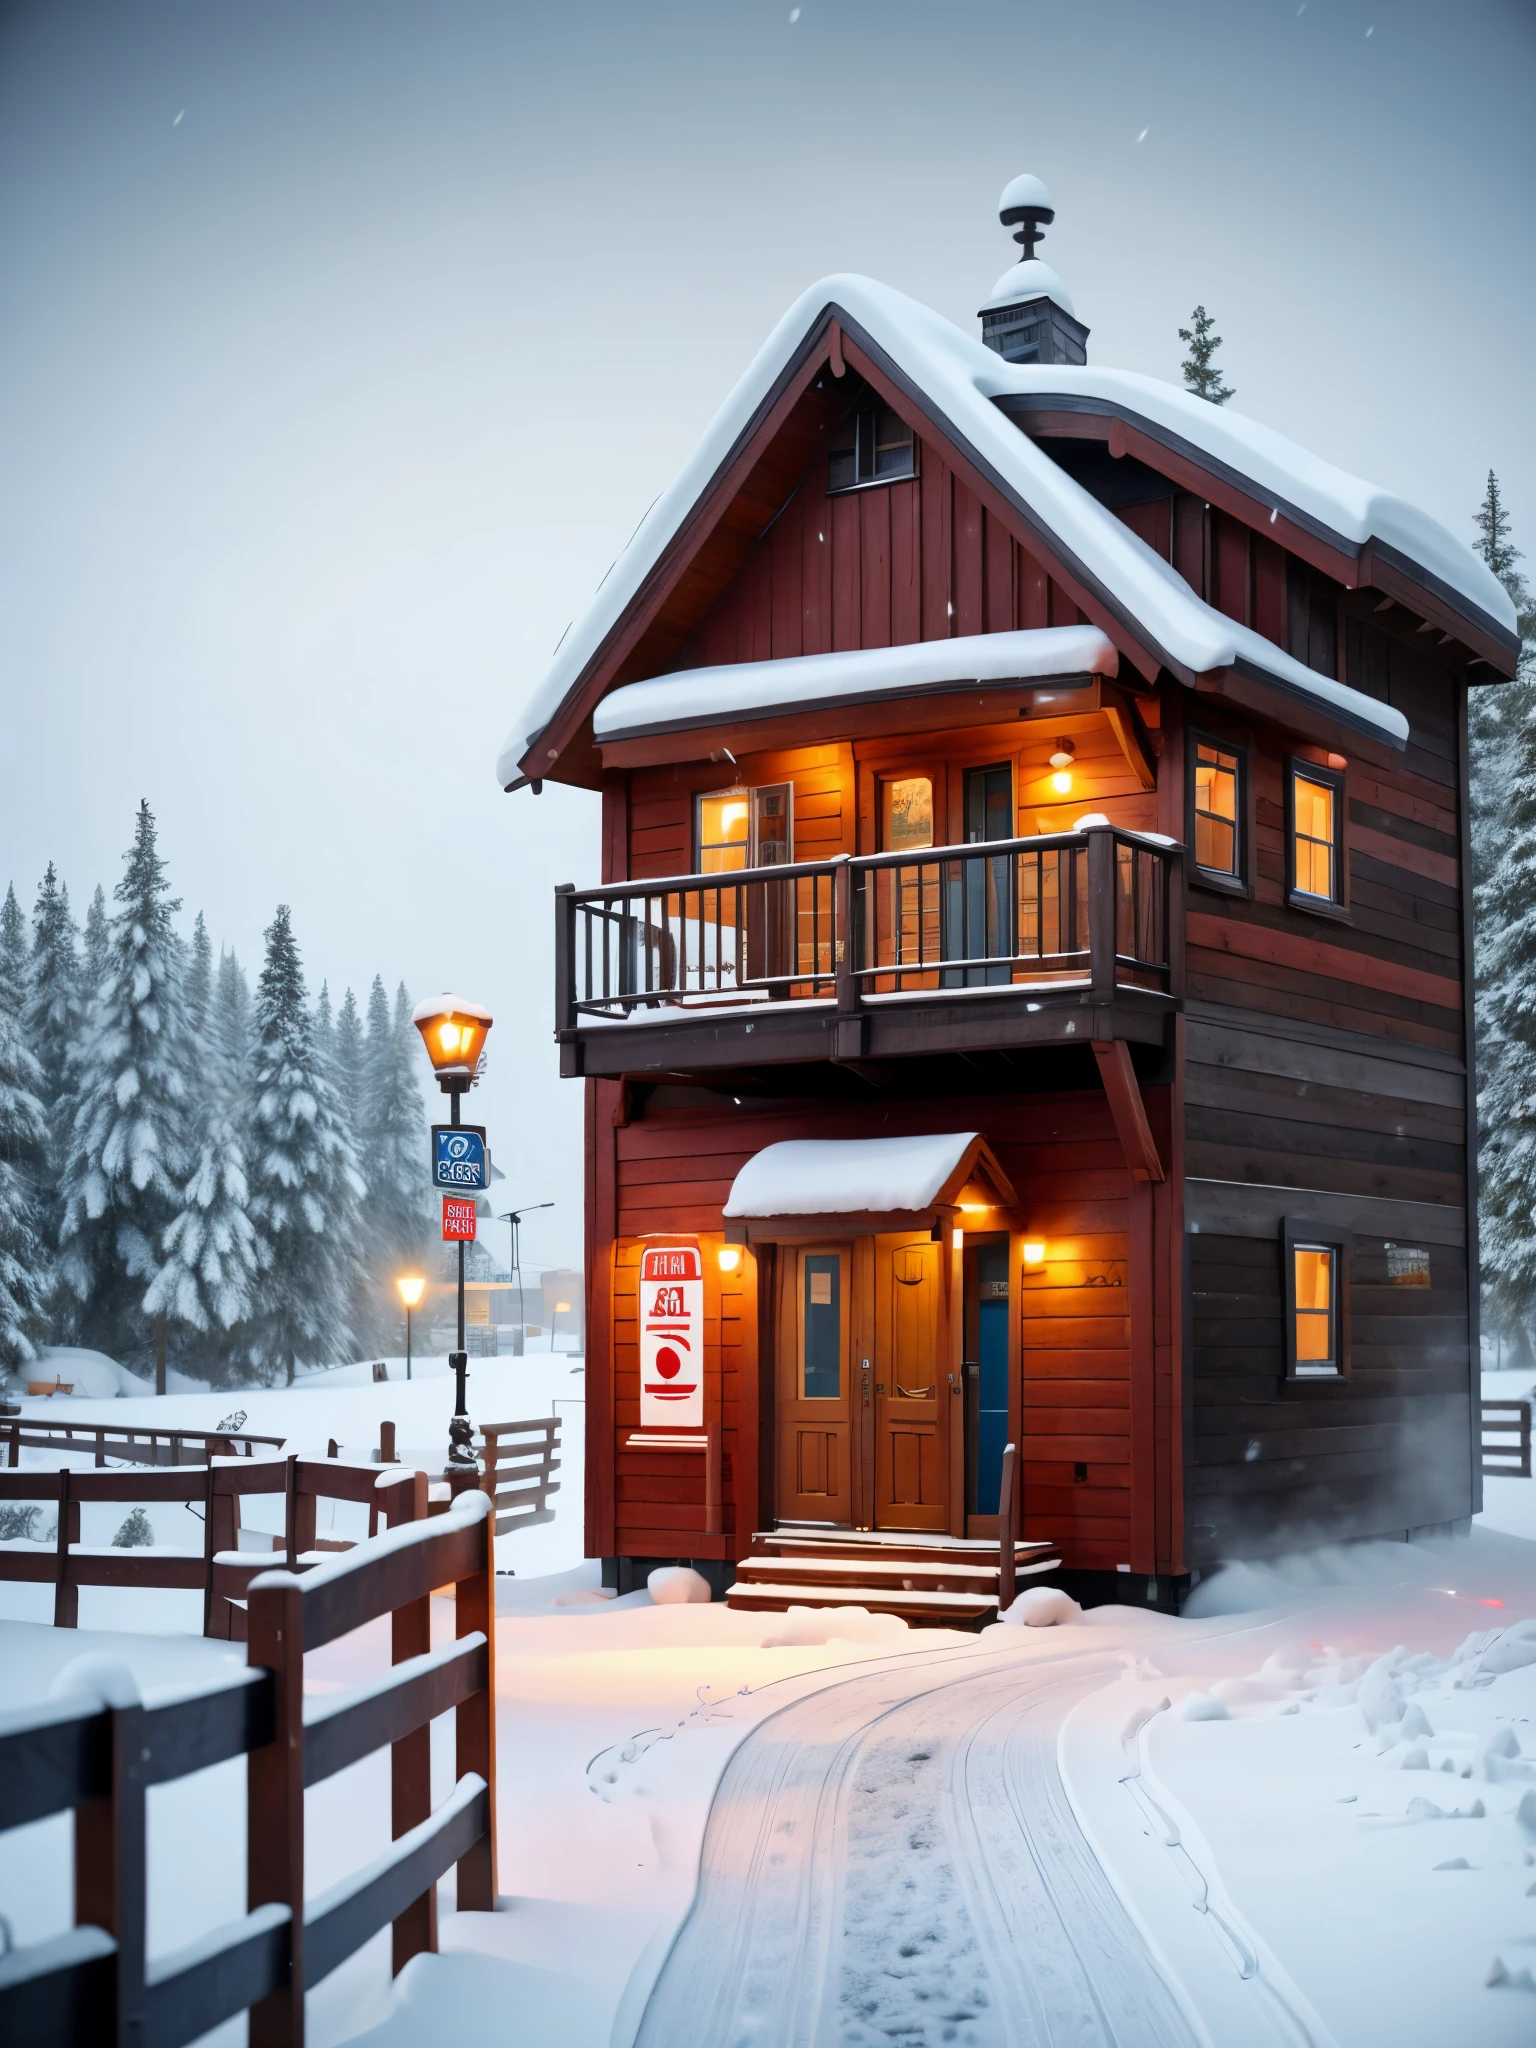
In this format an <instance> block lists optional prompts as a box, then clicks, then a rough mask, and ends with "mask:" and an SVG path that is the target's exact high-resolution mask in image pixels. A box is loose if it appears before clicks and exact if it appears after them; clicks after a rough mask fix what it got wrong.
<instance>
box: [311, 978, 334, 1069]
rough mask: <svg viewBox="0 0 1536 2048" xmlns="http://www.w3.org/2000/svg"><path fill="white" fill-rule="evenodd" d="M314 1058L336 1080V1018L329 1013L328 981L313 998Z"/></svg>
mask: <svg viewBox="0 0 1536 2048" xmlns="http://www.w3.org/2000/svg"><path fill="white" fill-rule="evenodd" d="M315 1058H316V1059H317V1060H318V1061H319V1062H320V1064H321V1066H322V1067H324V1069H325V1071H326V1073H327V1074H329V1075H330V1077H331V1083H332V1085H333V1086H334V1085H335V1080H336V1019H335V1017H334V1016H333V1015H332V1013H331V985H330V983H329V982H328V981H322V982H321V984H320V993H319V995H318V996H317V997H316V999H315Z"/></svg>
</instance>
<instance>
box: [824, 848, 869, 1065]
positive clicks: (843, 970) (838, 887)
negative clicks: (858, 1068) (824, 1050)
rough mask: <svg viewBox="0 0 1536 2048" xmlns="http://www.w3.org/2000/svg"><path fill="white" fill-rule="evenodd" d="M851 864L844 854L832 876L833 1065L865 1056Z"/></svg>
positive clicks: (836, 864)
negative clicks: (834, 997) (834, 1011)
mask: <svg viewBox="0 0 1536 2048" xmlns="http://www.w3.org/2000/svg"><path fill="white" fill-rule="evenodd" d="M855 905H856V898H855V893H854V873H853V861H852V860H851V858H850V857H849V856H848V855H847V854H844V855H842V856H841V858H840V859H838V861H837V862H836V863H835V866H834V869H833V875H832V958H833V975H834V981H833V985H834V988H835V990H836V995H837V1015H836V1017H835V1019H834V1020H833V1025H832V1058H833V1060H834V1061H841V1060H857V1059H862V1058H863V1055H864V1018H863V1014H862V1012H863V996H862V993H861V991H860V988H859V977H858V964H859V963H858V953H857V931H858V927H857V922H856V918H855Z"/></svg>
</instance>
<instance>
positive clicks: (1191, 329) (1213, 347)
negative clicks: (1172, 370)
mask: <svg viewBox="0 0 1536 2048" xmlns="http://www.w3.org/2000/svg"><path fill="white" fill-rule="evenodd" d="M1189 317H1190V325H1189V326H1188V327H1181V328H1180V329H1179V339H1180V341H1183V342H1187V343H1188V344H1189V354H1188V355H1187V356H1186V357H1185V358H1184V360H1183V362H1182V363H1180V365H1179V369H1180V371H1181V372H1182V374H1183V378H1184V384H1185V388H1186V389H1187V390H1189V391H1193V392H1194V394H1195V396H1196V398H1208V399H1209V400H1210V402H1211V404H1212V405H1225V404H1226V402H1227V400H1228V399H1229V398H1235V397H1236V396H1237V393H1236V392H1235V391H1234V390H1233V388H1232V387H1231V385H1229V384H1223V382H1222V381H1221V371H1220V370H1218V369H1217V367H1216V361H1215V357H1216V351H1217V349H1219V348H1220V347H1221V336H1220V335H1219V334H1217V333H1215V332H1214V331H1213V330H1214V329H1215V326H1216V322H1215V321H1214V320H1213V319H1212V318H1211V316H1210V314H1209V313H1207V311H1206V310H1205V308H1204V306H1196V308H1195V310H1194V312H1193V313H1191V315H1190V316H1189Z"/></svg>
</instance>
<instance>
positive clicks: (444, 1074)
mask: <svg viewBox="0 0 1536 2048" xmlns="http://www.w3.org/2000/svg"><path fill="white" fill-rule="evenodd" d="M411 1021H412V1023H413V1024H414V1025H415V1026H416V1029H417V1030H418V1031H419V1032H420V1033H421V1038H422V1043H423V1044H424V1045H425V1046H426V1048H427V1058H428V1059H429V1060H430V1061H431V1062H432V1071H433V1073H434V1074H436V1076H437V1085H438V1087H439V1088H441V1089H442V1091H443V1093H444V1094H445V1095H446V1096H447V1097H448V1099H449V1104H450V1109H449V1118H448V1121H449V1123H450V1124H451V1125H452V1126H453V1127H454V1128H455V1129H457V1128H458V1125H459V1123H460V1122H461V1118H460V1116H459V1104H460V1101H461V1100H462V1098H463V1095H464V1091H465V1090H466V1089H467V1088H473V1087H474V1085H475V1083H476V1081H477V1080H478V1079H479V1078H480V1062H481V1059H482V1057H483V1055H484V1051H485V1039H486V1033H487V1032H488V1031H489V1030H490V1028H491V1024H492V1021H493V1019H492V1017H491V1013H490V1011H489V1010H486V1009H482V1008H481V1006H480V1004H479V1003H466V1002H465V1001H463V999H462V998H461V997H459V996H449V995H442V996H437V997H435V998H432V999H429V1000H428V1001H427V1002H424V1003H418V1004H417V1005H416V1009H415V1012H414V1014H413V1016H412V1019H411ZM458 1247H459V1348H458V1349H457V1351H455V1352H454V1353H453V1354H452V1355H451V1357H450V1358H449V1360H448V1363H449V1365H450V1366H451V1367H452V1368H453V1373H454V1378H455V1380H456V1382H457V1385H456V1387H455V1399H454V1408H453V1420H452V1421H451V1422H450V1423H449V1425H448V1436H449V1440H450V1441H449V1450H448V1473H449V1477H450V1478H452V1477H454V1476H456V1475H457V1474H459V1473H462V1472H464V1471H466V1470H473V1469H474V1467H475V1454H474V1451H473V1450H472V1449H471V1447H470V1446H471V1439H472V1437H473V1435H474V1431H473V1429H472V1428H471V1427H470V1421H469V1410H468V1408H467V1407H466V1406H465V1403H464V1380H465V1376H466V1374H467V1372H468V1369H469V1353H468V1352H467V1351H466V1350H465V1348H464V1240H463V1238H460V1239H459V1241H458Z"/></svg>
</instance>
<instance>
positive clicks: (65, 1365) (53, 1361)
mask: <svg viewBox="0 0 1536 2048" xmlns="http://www.w3.org/2000/svg"><path fill="white" fill-rule="evenodd" d="M26 1376H27V1378H28V1379H29V1380H33V1381H37V1380H47V1381H52V1380H62V1381H63V1383H64V1385H65V1386H66V1387H68V1388H70V1390H71V1392H72V1393H73V1394H74V1396H75V1398H76V1399H77V1400H88V1401H115V1400H116V1399H117V1397H118V1396H119V1395H120V1394H148V1393H153V1391H154V1389H153V1388H152V1387H151V1386H150V1384H149V1383H148V1381H146V1380H139V1379H135V1378H134V1376H133V1374H132V1373H131V1372H130V1371H129V1370H128V1368H127V1366H126V1365H119V1364H118V1362H117V1360H116V1359H115V1358H109V1357H108V1356H107V1354H106V1352H105V1351H88V1350H85V1349H84V1348H82V1347H81V1346H79V1345H75V1344H47V1345H44V1347H43V1350H42V1352H41V1354H40V1356H39V1358H38V1361H37V1363H36V1365H32V1366H28V1368H27V1374H26ZM55 1399H57V1396H55Z"/></svg>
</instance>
